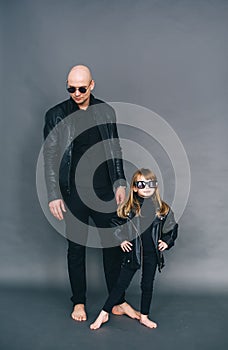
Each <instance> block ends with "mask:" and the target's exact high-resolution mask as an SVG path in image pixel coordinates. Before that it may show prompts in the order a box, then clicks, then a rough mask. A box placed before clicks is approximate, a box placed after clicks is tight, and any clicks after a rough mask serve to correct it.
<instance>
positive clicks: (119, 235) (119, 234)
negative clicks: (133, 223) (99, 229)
mask: <svg viewBox="0 0 228 350" xmlns="http://www.w3.org/2000/svg"><path fill="white" fill-rule="evenodd" d="M111 225H112V227H113V228H114V232H113V234H114V238H115V240H116V241H117V242H118V243H119V244H121V243H122V242H123V241H125V240H129V235H128V230H127V219H123V218H120V217H119V216H117V214H115V215H114V216H113V218H112V220H111Z"/></svg>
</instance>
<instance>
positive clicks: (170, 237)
mask: <svg viewBox="0 0 228 350" xmlns="http://www.w3.org/2000/svg"><path fill="white" fill-rule="evenodd" d="M177 234H178V224H177V223H176V221H175V218H174V214H173V211H172V210H171V209H170V211H169V213H168V215H167V217H166V219H165V222H164V224H163V227H162V237H161V239H162V241H164V242H165V243H167V244H168V248H167V250H169V249H170V248H171V247H173V246H174V242H175V240H176V238H177Z"/></svg>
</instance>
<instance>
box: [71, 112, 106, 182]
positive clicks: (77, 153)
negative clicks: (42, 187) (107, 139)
mask: <svg viewBox="0 0 228 350" xmlns="http://www.w3.org/2000/svg"><path fill="white" fill-rule="evenodd" d="M77 120H78V122H79V123H86V124H87V125H93V124H94V118H93V114H92V113H91V112H90V111H88V110H86V111H84V110H80V111H78V112H77ZM94 145H96V148H91V147H92V146H94ZM89 149H90V152H87V151H88V150H89ZM98 155H99V157H98ZM82 156H83V157H84V162H83V165H82V168H81V170H80V174H81V176H79V179H77V180H79V181H80V186H83V187H91V186H92V185H93V187H94V188H105V187H106V188H107V187H108V188H110V189H112V184H111V181H110V177H109V172H108V164H107V162H106V161H104V162H103V163H102V164H101V165H100V166H99V167H98V168H97V163H99V160H105V151H104V146H103V143H102V138H101V134H100V132H99V129H98V127H97V126H94V127H92V128H89V129H87V130H85V131H84V132H83V133H81V134H80V135H79V136H77V137H76V139H75V140H74V141H73V152H72V166H71V174H70V176H71V186H70V187H71V188H72V186H75V182H78V181H77V180H75V169H76V167H77V165H78V162H79V161H80V159H81V157H82ZM96 168H97V170H96V171H95V173H94V170H93V169H96ZM93 173H94V178H93V183H91V181H90V175H91V174H93Z"/></svg>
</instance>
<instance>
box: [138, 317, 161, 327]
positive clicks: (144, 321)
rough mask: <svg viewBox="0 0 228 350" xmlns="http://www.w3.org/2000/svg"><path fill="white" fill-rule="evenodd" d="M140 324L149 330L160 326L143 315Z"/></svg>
mask: <svg viewBox="0 0 228 350" xmlns="http://www.w3.org/2000/svg"><path fill="white" fill-rule="evenodd" d="M139 322H140V323H141V324H143V325H144V326H146V327H148V328H157V326H158V325H157V323H155V322H153V321H151V320H149V318H148V316H147V315H142V314H141V317H140V320H139Z"/></svg>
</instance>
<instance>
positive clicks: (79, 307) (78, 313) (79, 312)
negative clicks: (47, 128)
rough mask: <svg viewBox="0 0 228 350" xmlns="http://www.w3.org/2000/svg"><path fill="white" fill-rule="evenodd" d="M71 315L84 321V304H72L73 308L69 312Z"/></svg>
mask: <svg viewBox="0 0 228 350" xmlns="http://www.w3.org/2000/svg"><path fill="white" fill-rule="evenodd" d="M71 317H72V318H73V320H75V321H80V322H81V321H86V320H87V316H86V312H85V305H84V304H76V305H75V306H74V310H73V312H72V314H71Z"/></svg>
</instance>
